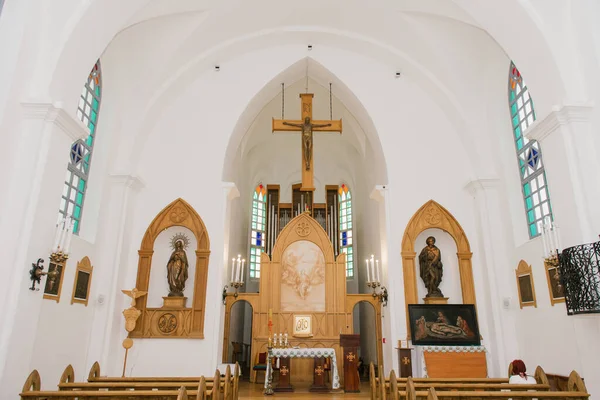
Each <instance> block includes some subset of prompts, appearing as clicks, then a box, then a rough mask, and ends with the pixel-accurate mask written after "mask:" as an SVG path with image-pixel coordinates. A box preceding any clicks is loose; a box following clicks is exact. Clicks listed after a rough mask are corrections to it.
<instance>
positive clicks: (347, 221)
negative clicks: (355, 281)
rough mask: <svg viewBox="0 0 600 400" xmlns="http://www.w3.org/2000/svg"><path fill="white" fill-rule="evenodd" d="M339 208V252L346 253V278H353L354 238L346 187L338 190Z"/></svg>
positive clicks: (350, 200)
mask: <svg viewBox="0 0 600 400" xmlns="http://www.w3.org/2000/svg"><path fill="white" fill-rule="evenodd" d="M338 203H339V206H340V210H339V216H340V217H339V218H340V221H339V222H340V251H341V252H342V253H346V278H352V277H354V246H353V244H354V237H353V235H352V194H351V193H350V189H349V188H348V186H346V185H342V186H340V188H339V189H338Z"/></svg>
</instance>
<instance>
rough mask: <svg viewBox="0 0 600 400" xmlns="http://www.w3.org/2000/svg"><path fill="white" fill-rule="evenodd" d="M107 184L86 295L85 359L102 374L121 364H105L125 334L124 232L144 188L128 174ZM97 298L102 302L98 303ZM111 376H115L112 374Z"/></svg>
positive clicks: (114, 176)
mask: <svg viewBox="0 0 600 400" xmlns="http://www.w3.org/2000/svg"><path fill="white" fill-rule="evenodd" d="M108 183H109V185H110V186H109V190H107V193H106V194H105V196H104V198H103V201H102V204H103V208H102V210H101V211H100V215H101V217H102V221H103V223H102V224H101V228H100V232H99V234H98V240H97V242H96V246H97V248H98V249H102V251H98V252H97V253H96V260H95V261H94V263H95V264H96V265H98V266H100V267H98V268H95V269H94V281H95V282H94V285H93V286H92V287H93V288H95V289H94V290H93V291H92V293H90V302H92V305H93V307H94V319H93V322H92V329H91V338H90V339H91V340H90V341H89V348H88V354H87V360H86V366H87V367H88V368H89V367H91V365H92V364H93V363H94V362H95V361H98V362H99V363H100V368H101V369H103V370H104V372H107V371H111V368H115V365H117V366H118V365H122V364H121V363H122V361H123V360H122V359H121V360H119V359H112V360H110V364H109V359H110V357H109V355H111V354H112V355H114V354H119V352H117V351H114V349H115V348H116V347H118V346H120V343H119V339H121V334H123V335H124V333H125V330H124V329H122V330H121V329H120V327H121V325H122V322H123V321H122V320H123V316H122V315H121V311H122V310H123V309H124V308H127V307H123V304H124V302H126V301H127V299H126V296H125V295H123V294H122V293H121V289H131V288H132V287H133V286H131V285H130V286H131V287H125V286H124V285H125V274H126V273H127V271H128V270H129V268H128V267H129V265H128V259H127V255H128V254H129V253H130V247H131V246H132V245H134V244H135V243H134V244H132V238H131V237H130V236H128V235H126V232H130V227H131V213H132V210H133V207H134V205H135V197H136V194H137V193H138V192H139V191H140V190H141V189H142V188H143V187H144V185H143V183H142V181H141V180H140V178H138V177H137V176H134V175H128V174H111V175H109V176H108ZM133 285H135V281H134V283H133ZM99 299H102V300H101V302H99V301H98V300H99ZM117 370H118V368H117ZM83 372H85V373H87V371H83ZM112 372H114V371H112ZM119 372H120V371H119ZM112 375H113V376H115V374H114V373H113V374H112Z"/></svg>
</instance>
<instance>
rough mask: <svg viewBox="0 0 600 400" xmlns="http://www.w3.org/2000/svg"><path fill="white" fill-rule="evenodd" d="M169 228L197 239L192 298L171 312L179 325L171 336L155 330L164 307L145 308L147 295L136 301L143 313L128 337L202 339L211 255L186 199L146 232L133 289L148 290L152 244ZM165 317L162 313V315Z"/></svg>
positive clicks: (205, 234) (204, 232)
mask: <svg viewBox="0 0 600 400" xmlns="http://www.w3.org/2000/svg"><path fill="white" fill-rule="evenodd" d="M172 226H182V227H185V228H187V229H189V230H190V231H192V233H193V234H194V236H195V238H196V275H195V278H194V297H193V299H192V307H191V308H180V309H170V310H169V312H170V313H172V314H175V317H176V321H178V324H179V325H180V326H181V328H178V329H177V330H176V331H175V333H174V334H168V335H165V334H162V333H161V332H160V331H159V330H157V329H156V321H157V320H158V319H159V318H160V316H161V310H162V311H164V309H163V308H156V309H149V308H147V301H148V296H143V297H141V298H139V299H138V303H137V308H138V309H139V310H140V311H141V312H142V314H141V316H140V318H139V320H138V322H137V325H136V327H135V329H134V330H133V331H132V332H130V334H129V336H130V337H165V336H169V337H180V338H197V339H204V314H205V304H206V285H207V277H208V261H209V256H210V240H209V237H208V231H207V230H206V226H205V225H204V221H202V218H200V215H198V213H197V212H196V210H194V208H193V207H192V206H191V205H190V204H188V203H187V202H186V201H185V200H183V199H181V198H178V199H177V200H175V201H173V202H172V203H171V204H169V205H168V206H166V207H165V208H163V209H162V211H161V212H159V213H158V214H157V215H156V217H154V219H153V220H152V222H151V223H150V226H148V229H146V233H145V234H144V238H143V239H142V243H141V246H140V250H139V251H138V254H139V261H138V272H137V281H136V286H135V287H136V288H137V289H138V290H140V291H146V292H147V291H148V288H149V286H150V268H151V266H152V255H153V254H154V242H155V241H156V238H157V237H158V235H159V234H160V233H161V232H162V231H164V230H165V229H167V228H170V227H172ZM163 314H164V312H163Z"/></svg>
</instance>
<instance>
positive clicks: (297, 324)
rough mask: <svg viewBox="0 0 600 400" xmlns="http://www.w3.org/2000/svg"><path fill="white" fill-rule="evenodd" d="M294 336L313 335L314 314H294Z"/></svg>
mask: <svg viewBox="0 0 600 400" xmlns="http://www.w3.org/2000/svg"><path fill="white" fill-rule="evenodd" d="M292 336H294V337H312V336H313V334H312V316H311V315H294V331H293V333H292Z"/></svg>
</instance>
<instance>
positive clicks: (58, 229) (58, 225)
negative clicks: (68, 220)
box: [52, 217, 65, 252]
mask: <svg viewBox="0 0 600 400" xmlns="http://www.w3.org/2000/svg"><path fill="white" fill-rule="evenodd" d="M64 221H65V218H64V217H63V218H62V219H61V220H60V221H58V222H57V223H56V233H55V234H54V244H53V245H52V252H56V251H58V245H59V244H60V235H61V234H62V225H63V224H64Z"/></svg>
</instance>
